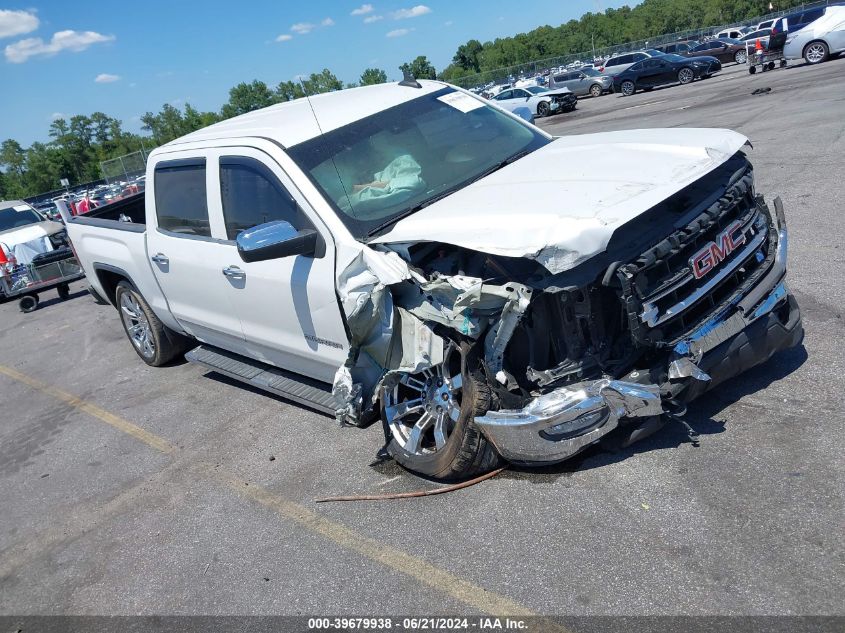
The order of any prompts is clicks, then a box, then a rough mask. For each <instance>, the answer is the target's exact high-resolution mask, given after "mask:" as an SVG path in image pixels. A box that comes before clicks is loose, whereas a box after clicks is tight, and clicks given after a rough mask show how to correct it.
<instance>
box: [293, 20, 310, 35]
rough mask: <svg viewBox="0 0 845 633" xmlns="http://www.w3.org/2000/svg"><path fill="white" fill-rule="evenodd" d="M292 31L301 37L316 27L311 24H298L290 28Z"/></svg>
mask: <svg viewBox="0 0 845 633" xmlns="http://www.w3.org/2000/svg"><path fill="white" fill-rule="evenodd" d="M290 30H291V31H293V32H294V33H298V34H299V35H305V34H307V33H310V32H311V31H313V30H314V25H313V24H311V23H310V22H297V23H296V24H294V25H293V26H291V27H290Z"/></svg>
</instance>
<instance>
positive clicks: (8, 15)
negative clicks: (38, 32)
mask: <svg viewBox="0 0 845 633" xmlns="http://www.w3.org/2000/svg"><path fill="white" fill-rule="evenodd" d="M37 28H38V17H37V16H36V15H35V14H34V13H31V12H29V11H9V10H8V9H0V37H12V36H14V35H23V34H24V33H31V32H32V31H34V30H35V29H37Z"/></svg>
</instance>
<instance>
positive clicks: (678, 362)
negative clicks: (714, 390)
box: [669, 356, 710, 382]
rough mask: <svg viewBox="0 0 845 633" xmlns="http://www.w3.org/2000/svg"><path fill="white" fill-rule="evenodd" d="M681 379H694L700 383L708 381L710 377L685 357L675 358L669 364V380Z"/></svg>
mask: <svg viewBox="0 0 845 633" xmlns="http://www.w3.org/2000/svg"><path fill="white" fill-rule="evenodd" d="M681 378H694V379H695V380H700V381H701V382H709V381H710V376H709V375H708V374H707V372H705V371H704V370H702V369H701V368H700V367H699V366H698V365H696V364H695V363H694V362H692V360H691V359H689V358H687V357H686V356H683V357H681V358H676V359H675V360H673V361H672V362H671V363H669V380H680V379H681Z"/></svg>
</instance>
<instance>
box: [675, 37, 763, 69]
mask: <svg viewBox="0 0 845 633" xmlns="http://www.w3.org/2000/svg"><path fill="white" fill-rule="evenodd" d="M688 56H689V57H701V56H707V57H715V58H716V59H718V60H719V61H720V62H722V63H725V62H736V63H737V64H744V63H745V61H746V60H747V59H748V53H747V52H746V51H745V44H744V43H742V42H740V41H739V40H732V39H727V38H723V39H720V40H708V41H707V42H702V43H701V44H699V45H698V46H696V47H694V48H693V49H692V50H691V51H690V52H689V55H688Z"/></svg>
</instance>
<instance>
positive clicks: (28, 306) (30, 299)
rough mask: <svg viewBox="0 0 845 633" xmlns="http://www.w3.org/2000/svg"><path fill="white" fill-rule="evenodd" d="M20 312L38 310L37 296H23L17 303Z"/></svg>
mask: <svg viewBox="0 0 845 633" xmlns="http://www.w3.org/2000/svg"><path fill="white" fill-rule="evenodd" d="M18 307H19V308H20V309H21V312H27V313H29V312H35V311H36V310H37V309H38V295H24V296H23V297H21V300H20V301H19V302H18Z"/></svg>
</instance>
